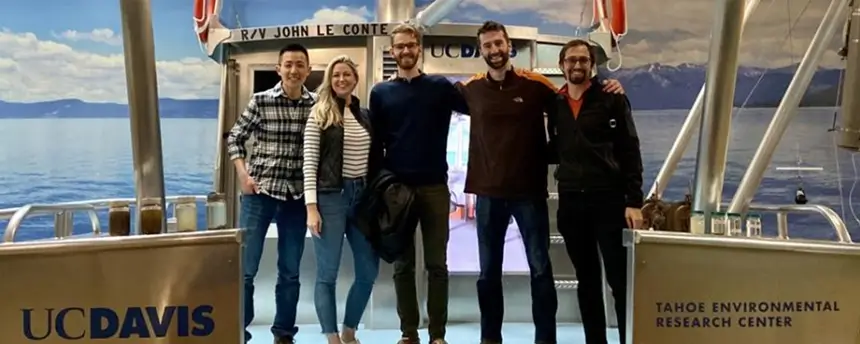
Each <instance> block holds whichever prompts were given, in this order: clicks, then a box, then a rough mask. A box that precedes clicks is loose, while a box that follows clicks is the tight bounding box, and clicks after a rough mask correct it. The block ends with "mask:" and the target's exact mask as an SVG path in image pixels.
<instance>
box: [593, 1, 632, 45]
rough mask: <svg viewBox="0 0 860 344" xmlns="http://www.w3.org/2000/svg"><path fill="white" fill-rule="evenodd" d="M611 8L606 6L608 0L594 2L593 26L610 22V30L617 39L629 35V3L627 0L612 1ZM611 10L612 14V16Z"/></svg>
mask: <svg viewBox="0 0 860 344" xmlns="http://www.w3.org/2000/svg"><path fill="white" fill-rule="evenodd" d="M610 1H611V2H610V7H607V6H606V0H594V6H593V9H594V13H593V15H594V20H593V22H592V25H594V24H597V23H600V22H604V20H605V22H608V24H609V28H610V29H611V30H612V33H613V34H614V35H615V37H621V36H624V35H626V34H627V1H626V0H610ZM601 8H602V9H603V15H600V9H601ZM609 9H611V12H612V14H611V15H610V11H609Z"/></svg>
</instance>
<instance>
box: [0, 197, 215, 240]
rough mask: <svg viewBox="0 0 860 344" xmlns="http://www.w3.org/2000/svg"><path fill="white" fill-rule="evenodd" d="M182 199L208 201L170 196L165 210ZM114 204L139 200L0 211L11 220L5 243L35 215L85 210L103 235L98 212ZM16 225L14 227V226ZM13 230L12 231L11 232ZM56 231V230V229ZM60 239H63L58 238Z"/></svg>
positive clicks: (131, 199) (102, 201) (203, 198)
mask: <svg viewBox="0 0 860 344" xmlns="http://www.w3.org/2000/svg"><path fill="white" fill-rule="evenodd" d="M182 197H194V199H195V200H196V201H198V202H200V201H206V196H205V195H190V196H186V195H177V196H168V197H165V203H167V204H166V206H165V208H166V209H165V210H167V209H169V207H170V205H171V203H172V202H176V201H177V200H178V199H179V198H182ZM112 202H128V203H129V204H130V205H135V204H136V203H137V200H136V199H134V198H101V199H91V200H83V201H72V202H62V203H55V204H42V205H37V204H30V205H26V206H23V207H18V208H5V209H0V220H6V219H8V220H9V223H8V224H7V225H6V232H5V233H4V236H3V242H13V241H14V239H15V236H16V235H17V234H18V229H19V227H20V225H21V222H22V221H23V220H24V219H26V218H28V217H30V216H34V215H57V214H60V213H62V212H64V211H74V210H85V211H87V213H88V215H89V217H90V222H91V223H92V224H93V233H95V234H96V235H99V234H100V233H101V222H100V221H99V219H98V214H97V213H96V211H97V210H101V209H106V208H108V206H109V205H110V203H112ZM25 210H26V211H25ZM22 211H23V212H24V213H25V215H23V217H22V218H18V216H20V215H19V214H21V212H22ZM13 224H14V225H13ZM10 229H11V231H10ZM55 230H56V228H55ZM58 238H61V237H59V236H58Z"/></svg>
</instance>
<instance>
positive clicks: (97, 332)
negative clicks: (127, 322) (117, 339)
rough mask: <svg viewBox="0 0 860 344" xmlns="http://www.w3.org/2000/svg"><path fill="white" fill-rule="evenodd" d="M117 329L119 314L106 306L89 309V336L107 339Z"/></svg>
mask: <svg viewBox="0 0 860 344" xmlns="http://www.w3.org/2000/svg"><path fill="white" fill-rule="evenodd" d="M117 330H119V315H117V314H116V313H114V311H112V310H110V309H108V308H91V309H90V338H92V339H107V338H110V337H113V335H114V334H115V333H116V332H117Z"/></svg>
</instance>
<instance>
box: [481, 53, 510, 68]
mask: <svg viewBox="0 0 860 344" xmlns="http://www.w3.org/2000/svg"><path fill="white" fill-rule="evenodd" d="M497 57H500V59H499V60H498V61H496V62H493V59H495V58H497ZM510 59H511V56H510V55H509V54H508V53H507V52H498V53H495V54H491V55H487V56H485V57H484V62H486V63H487V66H489V67H490V68H492V69H501V68H503V67H505V66H506V65H507V64H508V61H509V60H510Z"/></svg>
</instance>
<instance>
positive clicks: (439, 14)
mask: <svg viewBox="0 0 860 344" xmlns="http://www.w3.org/2000/svg"><path fill="white" fill-rule="evenodd" d="M461 2H463V0H436V1H433V3H431V4H430V5H428V6H427V7H425V8H424V9H423V10H421V12H418V14H416V15H415V22H416V24H418V25H419V26H421V27H423V28H430V27H432V26H433V25H436V24H438V23H439V22H440V21H442V19H445V17H447V16H448V15H449V14H451V12H453V11H454V10H456V9H457V6H459V5H460V3H461Z"/></svg>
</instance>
